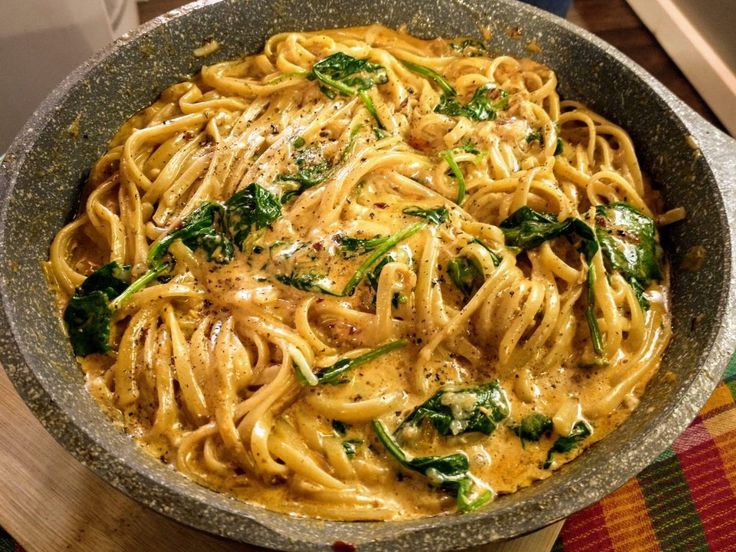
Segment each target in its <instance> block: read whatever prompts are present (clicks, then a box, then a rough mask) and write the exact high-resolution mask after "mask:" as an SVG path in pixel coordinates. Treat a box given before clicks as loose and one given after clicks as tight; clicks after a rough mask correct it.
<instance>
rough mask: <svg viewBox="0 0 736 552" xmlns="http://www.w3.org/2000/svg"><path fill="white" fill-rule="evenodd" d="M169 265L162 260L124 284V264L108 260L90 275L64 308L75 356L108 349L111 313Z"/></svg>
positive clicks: (128, 274) (65, 321)
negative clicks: (133, 280) (131, 281)
mask: <svg viewBox="0 0 736 552" xmlns="http://www.w3.org/2000/svg"><path fill="white" fill-rule="evenodd" d="M170 268H171V266H170V265H169V264H165V263H162V264H160V265H159V266H158V267H156V268H155V269H149V270H148V272H146V273H145V274H144V275H143V276H141V277H140V278H138V279H137V280H136V281H135V282H133V283H132V284H130V285H128V283H127V280H128V279H129V278H130V273H129V271H128V269H127V267H121V266H120V265H119V264H118V263H116V262H112V263H108V264H106V265H104V266H102V267H100V268H99V269H97V270H96V271H95V272H93V273H92V274H90V275H89V276H88V277H87V279H86V280H85V281H84V282H82V285H81V286H79V287H78V288H77V290H76V291H75V292H74V295H73V296H72V298H71V299H70V300H69V304H68V305H67V307H66V309H64V324H65V325H66V329H67V333H68V334H69V340H70V342H71V344H72V349H74V354H75V355H77V356H87V355H89V354H92V353H106V352H108V351H109V350H110V324H111V322H112V317H113V314H114V312H115V311H116V310H117V309H118V308H120V307H121V306H122V305H123V304H124V303H125V301H127V299H128V298H129V297H130V296H131V295H133V294H134V293H136V292H138V291H139V290H141V289H143V288H144V287H145V286H147V285H148V284H149V283H150V282H151V281H153V280H154V279H156V278H157V277H158V276H160V275H161V274H162V273H163V272H166V271H168V270H169V269H170Z"/></svg>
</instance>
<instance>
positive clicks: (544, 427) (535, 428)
mask: <svg viewBox="0 0 736 552" xmlns="http://www.w3.org/2000/svg"><path fill="white" fill-rule="evenodd" d="M510 429H511V431H513V432H514V433H515V434H516V435H518V436H519V438H520V439H521V442H522V443H523V442H524V441H539V439H541V438H542V435H545V434H549V433H551V432H552V418H550V417H549V416H545V415H544V414H540V413H539V412H532V413H531V414H529V415H527V416H524V417H523V418H522V419H521V423H520V424H519V425H513V426H510Z"/></svg>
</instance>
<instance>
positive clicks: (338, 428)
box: [332, 420, 348, 435]
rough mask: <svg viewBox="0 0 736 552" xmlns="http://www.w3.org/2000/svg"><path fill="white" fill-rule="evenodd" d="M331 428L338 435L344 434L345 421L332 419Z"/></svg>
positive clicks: (346, 428) (345, 428)
mask: <svg viewBox="0 0 736 552" xmlns="http://www.w3.org/2000/svg"><path fill="white" fill-rule="evenodd" d="M332 429H334V430H335V433H337V434H338V435H345V434H347V432H348V426H347V424H346V423H345V422H341V421H340V420H332Z"/></svg>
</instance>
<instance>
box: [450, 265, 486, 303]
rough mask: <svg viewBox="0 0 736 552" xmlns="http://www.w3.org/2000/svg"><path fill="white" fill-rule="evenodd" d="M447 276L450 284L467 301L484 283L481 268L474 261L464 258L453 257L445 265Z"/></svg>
mask: <svg viewBox="0 0 736 552" xmlns="http://www.w3.org/2000/svg"><path fill="white" fill-rule="evenodd" d="M447 274H448V275H449V276H450V279H451V280H452V283H453V284H455V286H456V287H457V288H458V289H459V290H460V291H462V292H463V295H464V296H465V299H466V300H467V299H469V298H470V297H472V296H473V295H475V292H476V291H478V289H479V288H480V286H482V285H483V282H484V281H485V276H484V274H483V268H482V267H481V266H480V263H478V261H477V260H476V259H473V258H468V257H465V256H459V257H455V258H454V259H452V260H450V262H449V263H447Z"/></svg>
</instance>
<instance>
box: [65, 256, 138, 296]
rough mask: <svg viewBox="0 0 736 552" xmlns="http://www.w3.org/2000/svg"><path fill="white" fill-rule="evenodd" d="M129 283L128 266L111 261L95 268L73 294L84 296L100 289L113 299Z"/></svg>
mask: <svg viewBox="0 0 736 552" xmlns="http://www.w3.org/2000/svg"><path fill="white" fill-rule="evenodd" d="M128 285H130V267H128V266H120V265H119V264H118V263H117V262H115V261H113V262H111V263H108V264H106V265H104V266H101V267H100V268H98V269H97V270H95V271H94V272H93V273H92V274H90V275H89V276H87V278H86V279H85V280H84V282H82V285H81V286H79V288H78V289H77V290H76V292H75V295H77V296H80V297H81V296H84V295H88V294H90V293H92V292H93V291H102V292H103V293H104V294H105V295H106V296H107V298H108V299H114V298H115V297H117V296H118V295H120V294H121V293H123V291H125V288H127V287H128Z"/></svg>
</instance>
